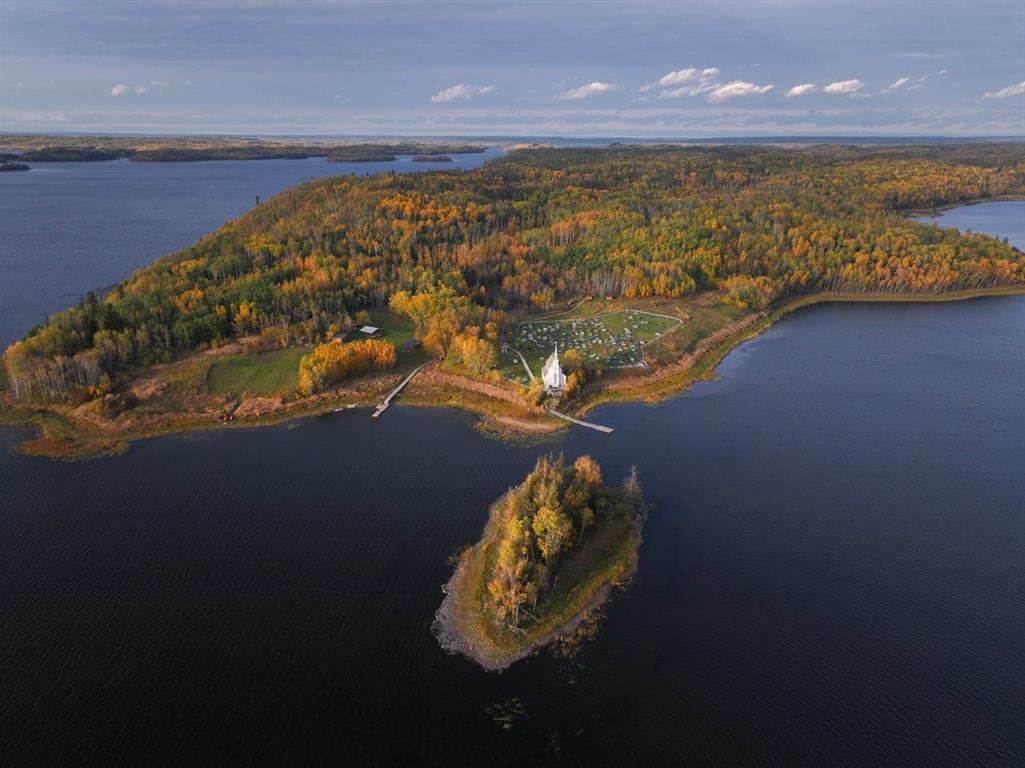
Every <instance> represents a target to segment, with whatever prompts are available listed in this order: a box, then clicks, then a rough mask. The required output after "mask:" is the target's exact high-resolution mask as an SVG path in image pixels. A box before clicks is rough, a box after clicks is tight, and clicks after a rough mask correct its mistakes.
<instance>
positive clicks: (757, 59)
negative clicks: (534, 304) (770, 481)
mask: <svg viewBox="0 0 1025 768" xmlns="http://www.w3.org/2000/svg"><path fill="white" fill-rule="evenodd" d="M0 130H4V131H21V130H31V131H75V130H89V131H130V132H151V133H159V132H197V133H199V132H206V133H216V132H231V133H254V134H273V133H286V134H301V133H313V134H391V135H459V134H462V135H560V136H583V137H586V136H635V137H680V138H683V137H702V136H742V135H795V134H802V135H803V134H822V135H828V134H833V135H838V134H839V135H858V134H873V135H1009V134H1010V135H1023V134H1025V3H1022V2H930V3H921V2H899V1H893V0H891V1H890V2H852V3H834V2H774V1H772V0H763V1H762V2H721V3H682V2H674V3H669V2H601V3H589V2H566V3H541V2H529V3H517V2H502V3H468V2H464V3H414V2H402V3H389V2H375V3H328V2H316V3H314V2H257V1H248V0H238V1H236V2H222V1H220V0H207V1H206V2H146V1H145V0H136V1H134V2H117V1H108V2H88V1H87V0H79V1H78V2H46V1H45V0H32V1H31V2H23V1H22V0H0Z"/></svg>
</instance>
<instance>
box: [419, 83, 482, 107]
mask: <svg viewBox="0 0 1025 768" xmlns="http://www.w3.org/2000/svg"><path fill="white" fill-rule="evenodd" d="M494 90H495V86H493V85H466V84H465V83H457V84H456V85H453V86H452V87H451V88H446V89H444V90H442V91H438V92H437V93H436V94H434V95H433V96H431V102H432V103H434V104H442V103H444V102H446V101H457V100H459V99H464V100H465V99H472V98H474V97H475V96H483V95H484V94H487V93H491V92H492V91H494Z"/></svg>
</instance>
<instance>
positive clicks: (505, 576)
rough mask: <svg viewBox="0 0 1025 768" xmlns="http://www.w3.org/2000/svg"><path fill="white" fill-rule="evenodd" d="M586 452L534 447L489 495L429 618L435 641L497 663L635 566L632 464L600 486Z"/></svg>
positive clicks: (520, 653)
mask: <svg viewBox="0 0 1025 768" xmlns="http://www.w3.org/2000/svg"><path fill="white" fill-rule="evenodd" d="M602 483H603V481H602V473H601V467H599V466H598V464H597V463H596V462H595V461H594V459H592V458H591V457H590V456H581V457H579V458H578V459H577V460H576V461H574V462H573V463H572V464H571V465H567V464H566V460H565V458H564V457H563V456H562V455H560V456H559V457H558V458H556V457H554V456H542V457H541V458H540V459H538V461H537V464H536V465H535V467H534V469H533V470H532V471H531V472H530V474H528V475H527V477H526V479H525V480H524V481H523V483H522V484H521V485H519V486H517V487H516V488H513V489H511V490H509V492H508V493H506V494H505V495H504V496H502V498H500V499H499V500H498V501H496V502H495V503H494V504H493V505H492V507H491V512H490V515H489V519H488V523H487V526H486V527H485V529H484V537H483V538H482V539H481V541H480V542H479V543H477V544H476V545H474V546H473V547H470V548H468V549H467V550H466V551H465V552H463V554H462V555H461V557H460V559H459V563H458V565H457V567H456V570H455V573H454V574H453V576H452V578H451V580H450V581H449V582H448V584H447V585H446V587H445V599H444V601H443V602H442V605H441V608H439V609H438V613H437V616H436V620H435V632H436V634H437V636H438V640H439V642H440V643H441V644H442V646H443V647H444V648H446V649H447V650H449V651H452V652H455V653H462V654H464V655H466V656H468V657H469V658H471V659H473V660H474V661H475V662H477V663H478V664H480V665H481V666H482V667H484V668H485V669H488V670H492V671H498V670H502V669H504V668H506V667H508V666H509V665H510V664H512V663H513V662H515V661H517V660H519V659H522V658H524V657H526V656H529V655H530V654H531V653H532V652H533V651H535V650H536V649H538V648H541V647H542V646H544V645H546V644H548V643H550V642H552V641H553V640H555V639H557V638H558V637H560V636H562V635H564V634H566V633H567V632H570V631H572V630H573V629H574V628H575V627H576V625H577V624H578V623H579V622H580V621H581V620H582V619H583V618H584V617H585V616H586V615H587V614H588V613H589V612H591V611H593V610H595V609H596V608H597V607H598V606H599V605H600V604H601V603H602V602H603V601H604V600H605V598H606V597H607V596H608V593H609V590H610V589H611V588H612V587H613V586H616V585H618V584H621V583H622V582H623V581H624V580H625V579H626V578H627V577H629V576H630V574H632V573H633V570H634V568H635V566H636V561H637V549H638V548H639V547H640V544H641V528H642V526H643V524H644V519H645V515H646V505H645V502H644V495H643V491H642V489H641V485H640V482H639V481H638V478H637V470H636V468H634V469H632V470H631V472H630V474H629V475H627V477H626V478H625V479H624V480H623V483H622V485H620V486H619V487H617V488H608V487H605V486H604V485H603V484H602Z"/></svg>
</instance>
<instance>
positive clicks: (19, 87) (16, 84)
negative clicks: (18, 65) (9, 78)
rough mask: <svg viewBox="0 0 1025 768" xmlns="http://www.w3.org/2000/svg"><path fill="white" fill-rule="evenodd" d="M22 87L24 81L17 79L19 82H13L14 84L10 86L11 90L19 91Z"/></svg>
mask: <svg viewBox="0 0 1025 768" xmlns="http://www.w3.org/2000/svg"><path fill="white" fill-rule="evenodd" d="M24 87H25V83H23V82H21V81H19V82H17V83H15V84H14V85H12V86H11V90H12V91H20V90H22V89H24Z"/></svg>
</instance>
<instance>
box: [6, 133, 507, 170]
mask: <svg viewBox="0 0 1025 768" xmlns="http://www.w3.org/2000/svg"><path fill="white" fill-rule="evenodd" d="M486 148H487V147H486V145H484V144H481V143H470V142H447V141H382V142H370V141H338V140H328V139H324V140H313V139H303V140H298V139H281V138H268V139H260V138H249V137H234V136H36V135H7V136H2V137H0V153H4V154H10V150H17V151H18V152H20V154H19V155H18V156H17V159H18V160H22V161H25V162H101V161H108V160H118V159H121V158H124V159H128V160H133V161H136V162H150V163H153V162H189V161H199V160H272V159H274V160H282V159H286V160H302V159H304V158H308V157H326V158H327V159H328V160H329V161H330V162H336V163H359V162H391V161H394V160H396V159H397V156H398V155H421V154H425V155H426V154H429V155H442V154H450V155H457V154H472V153H478V152H483V151H484V150H485V149H486Z"/></svg>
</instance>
